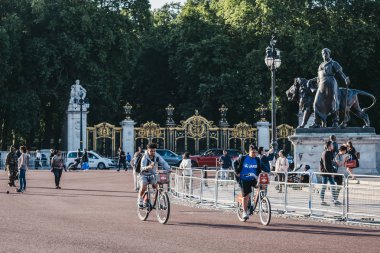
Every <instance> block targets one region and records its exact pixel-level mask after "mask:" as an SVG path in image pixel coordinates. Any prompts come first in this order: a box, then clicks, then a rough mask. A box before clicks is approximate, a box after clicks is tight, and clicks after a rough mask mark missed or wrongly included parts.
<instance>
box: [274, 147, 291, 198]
mask: <svg viewBox="0 0 380 253" xmlns="http://www.w3.org/2000/svg"><path fill="white" fill-rule="evenodd" d="M288 169H289V162H288V159H287V158H286V157H285V155H284V150H280V151H279V152H278V158H277V159H276V172H277V173H278V178H279V179H278V181H279V182H285V178H286V175H287V174H288ZM282 187H283V183H280V186H279V191H278V192H279V193H281V192H282Z"/></svg>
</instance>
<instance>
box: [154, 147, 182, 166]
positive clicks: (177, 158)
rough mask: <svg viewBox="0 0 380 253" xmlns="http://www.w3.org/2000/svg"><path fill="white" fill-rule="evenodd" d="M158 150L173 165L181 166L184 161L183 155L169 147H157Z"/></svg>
mask: <svg viewBox="0 0 380 253" xmlns="http://www.w3.org/2000/svg"><path fill="white" fill-rule="evenodd" d="M156 152H157V153H158V154H159V155H160V156H161V157H162V158H163V159H164V160H165V161H166V162H167V163H168V164H169V165H171V166H179V165H180V164H181V161H182V156H181V155H177V154H176V153H174V152H173V151H171V150H169V149H157V150H156Z"/></svg>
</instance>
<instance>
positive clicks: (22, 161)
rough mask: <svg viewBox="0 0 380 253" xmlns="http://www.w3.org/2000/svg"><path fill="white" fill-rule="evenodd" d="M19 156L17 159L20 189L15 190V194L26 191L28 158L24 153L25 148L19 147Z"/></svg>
mask: <svg viewBox="0 0 380 253" xmlns="http://www.w3.org/2000/svg"><path fill="white" fill-rule="evenodd" d="M20 151H21V155H20V157H19V158H18V180H19V183H20V188H18V189H17V192H24V191H25V189H26V177H25V176H26V170H28V169H29V168H28V164H29V156H28V154H27V153H26V147H25V146H21V147H20Z"/></svg>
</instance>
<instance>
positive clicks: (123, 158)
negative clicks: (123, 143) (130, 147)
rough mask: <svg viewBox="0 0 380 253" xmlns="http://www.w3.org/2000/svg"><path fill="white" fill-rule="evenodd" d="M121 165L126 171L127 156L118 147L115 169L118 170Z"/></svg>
mask: <svg viewBox="0 0 380 253" xmlns="http://www.w3.org/2000/svg"><path fill="white" fill-rule="evenodd" d="M121 166H123V169H124V170H125V171H127V169H128V167H127V156H126V155H125V152H124V150H123V149H122V148H121V147H119V164H118V165H117V171H120V167H121Z"/></svg>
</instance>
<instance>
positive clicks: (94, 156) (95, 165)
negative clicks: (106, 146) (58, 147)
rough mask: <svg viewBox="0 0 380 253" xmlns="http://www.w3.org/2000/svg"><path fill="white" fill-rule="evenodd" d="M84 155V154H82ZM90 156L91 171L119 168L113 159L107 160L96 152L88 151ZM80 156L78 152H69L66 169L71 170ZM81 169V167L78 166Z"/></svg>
mask: <svg viewBox="0 0 380 253" xmlns="http://www.w3.org/2000/svg"><path fill="white" fill-rule="evenodd" d="M81 153H82V152H81ZM87 154H88V164H89V165H90V169H99V170H103V169H110V168H114V167H116V166H117V164H116V162H115V161H114V160H112V159H109V158H105V157H103V156H101V155H99V154H98V153H96V152H94V151H87ZM77 156H78V151H69V152H67V157H66V168H69V167H70V166H71V165H73V164H74V163H75V159H76V158H77ZM78 168H80V165H78Z"/></svg>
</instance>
